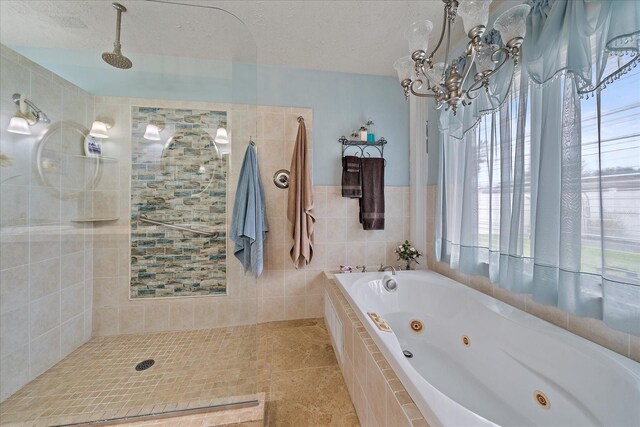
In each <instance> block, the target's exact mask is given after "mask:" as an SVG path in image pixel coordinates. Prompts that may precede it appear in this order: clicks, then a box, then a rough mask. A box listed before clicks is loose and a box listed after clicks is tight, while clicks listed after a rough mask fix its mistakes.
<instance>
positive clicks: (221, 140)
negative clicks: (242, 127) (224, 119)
mask: <svg viewBox="0 0 640 427" xmlns="http://www.w3.org/2000/svg"><path fill="white" fill-rule="evenodd" d="M226 126H227V124H226V123H220V125H219V126H218V130H217V131H216V137H215V138H213V140H214V141H215V142H216V143H218V144H228V143H229V135H228V134H227V129H226Z"/></svg>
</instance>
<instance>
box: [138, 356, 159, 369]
mask: <svg viewBox="0 0 640 427" xmlns="http://www.w3.org/2000/svg"><path fill="white" fill-rule="evenodd" d="M154 363H156V361H155V360H153V359H147V360H143V361H142V362H140V363H138V364H137V365H136V371H144V370H145V369H149V368H150V367H152V366H153V364H154Z"/></svg>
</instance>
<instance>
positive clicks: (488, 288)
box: [426, 185, 640, 362]
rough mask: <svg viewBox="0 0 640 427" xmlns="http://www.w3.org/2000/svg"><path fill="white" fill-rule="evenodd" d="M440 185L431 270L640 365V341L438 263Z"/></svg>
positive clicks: (432, 196)
mask: <svg viewBox="0 0 640 427" xmlns="http://www.w3.org/2000/svg"><path fill="white" fill-rule="evenodd" d="M436 187H437V186H436V185H428V186H427V197H426V200H427V253H426V254H427V263H428V266H429V269H430V270H433V271H436V272H438V273H440V274H442V275H445V276H448V277H450V278H452V279H453V280H456V281H458V282H460V283H462V284H465V285H467V286H470V287H472V288H474V289H476V290H478V291H480V292H483V293H485V294H487V295H489V296H492V297H494V298H497V299H499V300H501V301H502V302H505V303H507V304H510V305H512V306H514V307H516V308H519V309H520V310H523V311H526V312H527V313H529V314H531V315H533V316H536V317H539V318H541V319H543V320H546V321H547V322H550V323H553V324H554V325H556V326H559V327H561V328H563V329H567V330H568V331H569V332H573V333H574V334H576V335H580V336H581V337H583V338H585V339H588V340H590V341H593V342H595V343H596V344H599V345H601V346H603V347H606V348H608V349H610V350H612V351H615V352H616V353H619V354H621V355H623V356H626V357H629V358H631V359H633V360H635V361H637V362H640V337H637V336H635V335H631V334H627V333H624V332H620V331H617V330H614V329H611V328H609V327H607V326H606V325H605V324H604V322H602V321H601V320H597V319H592V318H589V317H580V316H574V315H573V314H569V313H567V312H564V311H562V310H560V309H558V308H557V307H552V306H549V305H544V304H539V303H537V302H535V301H533V299H532V297H531V295H529V294H519V293H515V292H511V291H508V290H506V289H503V288H501V287H499V286H498V285H497V284H494V283H491V281H490V280H489V279H488V278H486V277H483V276H470V275H466V274H461V273H458V272H457V271H454V270H451V269H450V268H449V265H448V264H446V263H443V262H437V261H436V260H435V257H434V252H433V239H434V229H435V203H436V191H437V188H436Z"/></svg>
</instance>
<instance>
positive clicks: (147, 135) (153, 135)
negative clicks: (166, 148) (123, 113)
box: [144, 123, 161, 141]
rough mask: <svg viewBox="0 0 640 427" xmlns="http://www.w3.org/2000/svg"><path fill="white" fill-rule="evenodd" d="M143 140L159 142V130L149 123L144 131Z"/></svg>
mask: <svg viewBox="0 0 640 427" xmlns="http://www.w3.org/2000/svg"><path fill="white" fill-rule="evenodd" d="M144 139H148V140H149V141H160V139H161V138H160V128H159V127H158V126H157V125H154V124H151V123H149V124H148V125H147V129H146V130H145V131H144Z"/></svg>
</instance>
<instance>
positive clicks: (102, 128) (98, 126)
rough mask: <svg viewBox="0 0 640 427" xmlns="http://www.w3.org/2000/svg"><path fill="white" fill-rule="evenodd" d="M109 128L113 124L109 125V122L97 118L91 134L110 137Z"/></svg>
mask: <svg viewBox="0 0 640 427" xmlns="http://www.w3.org/2000/svg"><path fill="white" fill-rule="evenodd" d="M108 129H111V125H109V124H108V123H105V122H101V121H99V120H96V121H95V122H93V124H92V125H91V130H90V131H89V135H91V136H92V137H94V138H100V139H105V138H109V132H108Z"/></svg>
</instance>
